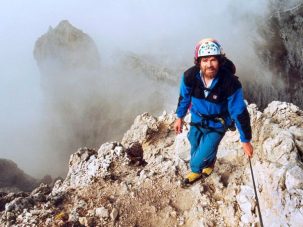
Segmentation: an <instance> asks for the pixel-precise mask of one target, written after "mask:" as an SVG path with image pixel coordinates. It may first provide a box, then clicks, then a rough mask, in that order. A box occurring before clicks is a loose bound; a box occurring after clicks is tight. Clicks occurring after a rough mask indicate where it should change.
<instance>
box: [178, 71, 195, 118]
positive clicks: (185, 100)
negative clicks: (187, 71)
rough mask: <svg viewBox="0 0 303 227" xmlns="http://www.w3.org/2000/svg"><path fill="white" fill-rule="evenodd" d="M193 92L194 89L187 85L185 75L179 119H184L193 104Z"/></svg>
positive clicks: (179, 106)
mask: <svg viewBox="0 0 303 227" xmlns="http://www.w3.org/2000/svg"><path fill="white" fill-rule="evenodd" d="M191 91H192V88H191V87H189V86H187V85H186V84H185V76H184V74H183V76H182V79H181V85H180V96H179V100H178V106H177V110H176V114H177V117H178V118H183V117H184V116H185V115H186V113H187V110H188V108H189V106H190V103H191Z"/></svg>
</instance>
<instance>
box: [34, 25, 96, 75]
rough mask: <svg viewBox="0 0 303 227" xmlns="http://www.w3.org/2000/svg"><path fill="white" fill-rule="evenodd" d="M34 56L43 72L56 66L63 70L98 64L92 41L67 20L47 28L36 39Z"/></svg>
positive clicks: (50, 70)
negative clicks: (47, 29) (44, 32)
mask: <svg viewBox="0 0 303 227" xmlns="http://www.w3.org/2000/svg"><path fill="white" fill-rule="evenodd" d="M79 53H81V54H79ZM34 57H35V59H36V61H37V63H38V65H39V68H40V70H41V71H42V72H43V73H49V72H53V69H54V68H58V66H60V68H61V69H65V70H73V69H74V68H75V67H76V68H87V69H94V68H95V69H96V68H99V64H100V57H99V53H98V51H97V47H96V44H95V43H94V41H93V40H92V39H91V38H90V37H89V36H88V35H87V34H85V33H83V32H82V31H81V30H79V29H77V28H75V27H74V26H72V25H71V24H70V23H69V22H68V21H67V20H63V21H61V22H60V23H59V24H58V26H57V27H55V28H54V29H49V31H48V32H47V33H46V34H44V35H42V36H41V37H40V38H39V39H38V40H37V41H36V43H35V49H34ZM54 65H55V66H56V67H54Z"/></svg>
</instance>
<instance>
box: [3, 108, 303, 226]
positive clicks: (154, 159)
mask: <svg viewBox="0 0 303 227" xmlns="http://www.w3.org/2000/svg"><path fill="white" fill-rule="evenodd" d="M248 109H249V113H250V115H251V122H252V125H253V144H254V147H255V154H254V157H253V159H252V165H253V170H254V174H255V180H256V182H257V190H258V196H259V202H260V206H261V212H262V216H263V222H264V225H265V226H300V225H301V224H302V223H303V203H302V201H303V198H302V197H303V168H302V162H301V160H302V157H303V153H302V152H303V127H302V126H303V111H302V110H300V109H299V108H298V107H297V106H295V105H293V104H289V103H283V102H272V103H270V104H269V105H268V107H267V108H266V109H265V110H264V111H263V112H260V111H259V110H258V109H257V107H256V105H254V104H251V105H249V106H248ZM187 119H189V117H187ZM174 120H175V116H174V114H168V113H166V112H164V113H163V114H162V115H161V116H159V117H153V116H151V115H150V114H148V113H144V114H142V115H139V116H138V117H137V118H136V119H135V121H134V124H133V125H132V126H131V128H130V129H129V130H128V131H127V132H126V133H125V135H124V137H123V139H122V141H121V142H108V143H104V144H102V145H101V147H100V149H99V150H98V151H96V150H91V149H88V148H81V149H79V150H78V151H77V152H76V153H74V154H73V155H71V157H70V162H69V171H68V174H67V177H66V179H65V180H63V181H62V180H58V181H57V182H56V183H55V185H54V187H53V188H51V187H49V186H47V185H44V184H42V185H40V187H38V188H36V189H35V190H34V191H33V192H31V193H23V194H22V193H19V194H13V193H11V194H6V193H2V194H1V195H0V223H3V225H4V226H25V225H27V226H28V225H29V226H254V225H257V223H258V217H257V209H256V202H255V198H254V192H253V187H252V180H251V175H250V169H249V164H248V160H247V157H246V156H245V155H244V154H243V151H242V150H241V144H240V142H239V137H238V134H237V132H227V133H226V135H225V137H224V139H223V141H222V143H221V144H220V147H219V151H218V160H217V163H216V167H215V171H214V172H213V173H212V175H211V176H210V177H208V178H207V179H206V180H205V181H201V182H197V183H196V184H194V185H193V186H192V187H190V188H188V189H184V188H182V187H181V186H180V182H181V179H182V176H183V175H184V174H186V172H187V171H188V160H189V155H188V153H189V152H188V150H189V145H188V141H187V139H186V134H187V131H188V127H187V126H186V125H185V126H184V130H183V133H182V134H180V135H178V136H177V137H176V136H175V134H174V132H173V127H172V126H173V122H174Z"/></svg>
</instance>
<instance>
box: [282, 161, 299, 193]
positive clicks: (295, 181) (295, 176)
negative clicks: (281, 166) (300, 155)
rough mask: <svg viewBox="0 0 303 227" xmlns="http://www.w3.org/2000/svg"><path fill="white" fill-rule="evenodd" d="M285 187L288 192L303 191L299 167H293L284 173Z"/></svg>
mask: <svg viewBox="0 0 303 227" xmlns="http://www.w3.org/2000/svg"><path fill="white" fill-rule="evenodd" d="M285 185H286V188H287V190H288V191H289V192H292V191H293V190H294V189H303V169H302V168H301V167H299V166H294V167H293V168H291V169H290V170H288V171H287V173H286V179H285Z"/></svg>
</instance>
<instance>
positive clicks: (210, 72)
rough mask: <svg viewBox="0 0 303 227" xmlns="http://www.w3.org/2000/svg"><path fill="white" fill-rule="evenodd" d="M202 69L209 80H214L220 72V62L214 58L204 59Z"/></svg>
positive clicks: (202, 59) (201, 64)
mask: <svg viewBox="0 0 303 227" xmlns="http://www.w3.org/2000/svg"><path fill="white" fill-rule="evenodd" d="M200 69H201V71H202V73H203V75H204V76H205V77H207V78H214V77H215V76H216V74H217V72H218V71H219V60H218V59H217V58H216V57H214V56H209V57H202V58H201V63H200Z"/></svg>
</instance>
